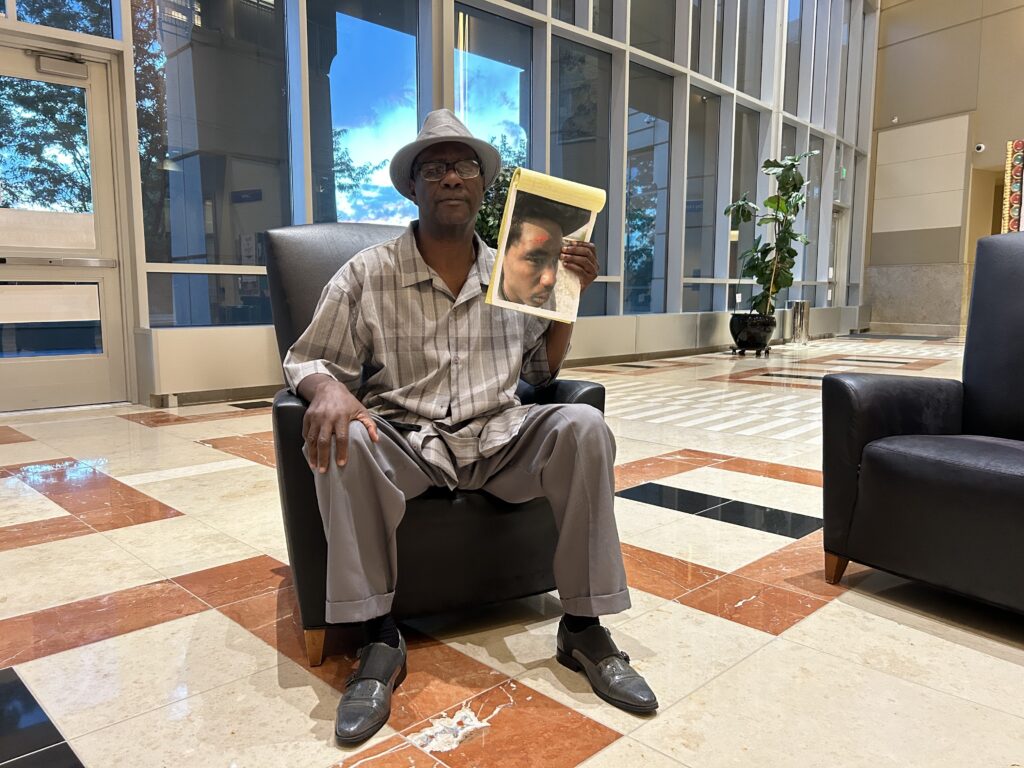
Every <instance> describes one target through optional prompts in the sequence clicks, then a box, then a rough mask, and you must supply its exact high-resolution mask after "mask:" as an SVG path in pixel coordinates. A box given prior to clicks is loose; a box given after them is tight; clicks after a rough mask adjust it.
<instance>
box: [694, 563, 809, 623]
mask: <svg viewBox="0 0 1024 768" xmlns="http://www.w3.org/2000/svg"><path fill="white" fill-rule="evenodd" d="M676 602H677V603H681V604H682V605H688V606H690V607H691V608H696V609H698V610H701V611H704V612H705V613H710V614H713V615H715V616H720V617H721V618H723V619H729V620H730V621H735V622H736V623H738V624H744V625H746V626H748V627H752V628H753V629H759V630H761V631H762V632H768V633H769V634H772V635H779V634H782V633H783V632H785V631H786V630H787V629H789V628H790V627H792V626H793V625H794V624H796V623H797V622H799V621H801V620H802V619H805V618H807V617H808V616H810V615H811V614H812V613H814V612H815V611H816V610H818V609H819V608H821V607H823V606H825V605H827V603H826V601H824V600H819V599H818V598H815V597H810V596H808V595H805V594H802V593H800V592H793V591H791V590H788V589H782V588H781V587H773V586H770V585H768V584H763V583H761V582H759V581H752V580H751V579H746V578H743V577H741V576H736V575H734V574H727V575H725V576H723V577H722V578H720V579H716V580H715V581H712V582H711V583H710V584H708V585H706V586H704V587H700V588H699V589H695V590H694V591H693V592H688V593H686V594H685V595H683V596H682V597H678V598H676Z"/></svg>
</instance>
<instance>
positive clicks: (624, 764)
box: [579, 736, 685, 768]
mask: <svg viewBox="0 0 1024 768" xmlns="http://www.w3.org/2000/svg"><path fill="white" fill-rule="evenodd" d="M681 765H683V764H682V763H680V762H679V761H677V760H673V759H672V758H671V757H669V756H668V755H664V754H662V753H661V752H659V751H658V750H656V749H652V748H651V747H648V746H646V745H645V744H641V743H640V742H639V741H634V740H633V739H631V738H629V737H628V736H625V737H623V738H621V739H619V740H618V741H616V742H615V743H614V744H612V745H611V746H610V747H606V748H605V749H602V750H601V751H600V752H598V753H597V754H596V755H594V756H593V757H591V758H590V759H588V760H584V761H583V762H582V763H580V764H579V768H633V766H638V767H639V766H644V768H679V767H680V766H681ZM684 768H685V767H684Z"/></svg>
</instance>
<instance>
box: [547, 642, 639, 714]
mask: <svg viewBox="0 0 1024 768" xmlns="http://www.w3.org/2000/svg"><path fill="white" fill-rule="evenodd" d="M555 658H556V659H558V662H559V663H560V664H562V665H563V666H566V667H568V668H569V669H571V670H573V671H574V672H583V673H585V674H586V676H587V679H588V680H589V681H590V687H591V688H593V689H594V693H596V694H597V695H598V696H599V697H600V698H602V699H604V700H605V701H607V702H608V703H609V704H612V705H614V706H616V707H618V708H619V709H624V710H626V711H627V712H637V713H640V714H647V713H650V712H654V711H655V710H656V709H657V708H658V699H657V698H656V697H655V695H654V691H652V690H651V689H650V686H648V685H647V681H646V680H644V679H643V677H641V676H640V674H639V673H638V672H637V671H636V670H635V669H633V668H632V667H631V666H629V656H627V655H626V654H625V652H623V651H620V650H619V649H618V648H617V647H616V645H615V642H614V641H613V640H612V636H611V633H610V632H609V631H608V630H607V629H605V628H604V627H602V626H601V625H599V624H595V625H594V626H592V627H587V628H586V629H584V630H583V631H582V632H570V631H569V630H567V629H566V628H565V625H564V624H562V623H559V625H558V640H557V648H556V651H555Z"/></svg>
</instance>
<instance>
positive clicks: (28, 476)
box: [8, 459, 113, 498]
mask: <svg viewBox="0 0 1024 768" xmlns="http://www.w3.org/2000/svg"><path fill="white" fill-rule="evenodd" d="M8 469H10V470H11V474H13V475H14V476H15V477H17V478H18V479H19V480H21V481H22V482H23V483H25V484H26V485H28V486H29V487H31V488H33V489H34V490H36V491H38V492H39V493H41V494H43V495H44V496H47V497H50V498H52V497H53V496H56V495H60V494H67V493H74V492H79V491H81V492H85V491H94V490H102V489H104V488H107V487H109V486H110V482H111V480H113V478H111V477H110V475H105V474H103V473H102V472H100V471H98V470H96V469H94V468H93V467H92V466H90V465H89V464H86V463H85V462H83V461H78V460H76V459H53V460H51V461H41V462H31V463H28V464H18V465H15V466H12V467H8Z"/></svg>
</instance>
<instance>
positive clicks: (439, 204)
mask: <svg viewBox="0 0 1024 768" xmlns="http://www.w3.org/2000/svg"><path fill="white" fill-rule="evenodd" d="M476 159H477V156H476V153H475V152H474V151H473V150H472V149H470V147H468V146H467V145H465V144H459V143H457V142H446V143H444V144H435V145H434V146H432V147H427V148H426V149H425V150H423V151H422V152H420V153H419V154H418V155H417V156H416V160H415V161H414V162H413V165H412V167H413V178H412V179H411V180H410V182H409V184H410V188H411V190H412V196H413V199H414V200H415V202H416V205H417V206H418V207H419V217H420V221H421V222H427V223H429V224H432V225H434V226H438V227H443V228H447V227H462V226H465V225H467V224H472V223H474V222H475V221H476V215H477V212H478V211H479V210H480V205H481V203H482V202H483V199H484V179H483V170H482V169H481V175H480V176H477V177H476V178H472V179H463V178H461V177H460V176H459V174H457V173H456V172H455V169H454V168H449V169H448V172H447V173H446V174H445V175H444V178H443V179H441V180H440V181H426V180H424V179H423V178H421V177H420V174H419V167H420V166H421V165H423V163H431V162H442V163H455V162H456V161H458V160H476Z"/></svg>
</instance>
